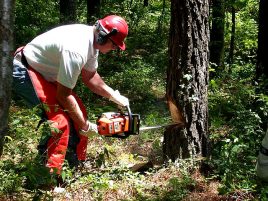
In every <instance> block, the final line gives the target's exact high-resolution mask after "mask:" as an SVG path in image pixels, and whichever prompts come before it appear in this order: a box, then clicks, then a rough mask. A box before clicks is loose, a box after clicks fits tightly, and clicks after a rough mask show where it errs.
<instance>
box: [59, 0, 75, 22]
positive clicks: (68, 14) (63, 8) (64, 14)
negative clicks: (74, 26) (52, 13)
mask: <svg viewBox="0 0 268 201" xmlns="http://www.w3.org/2000/svg"><path fill="white" fill-rule="evenodd" d="M76 7H77V0H60V22H61V23H62V24H69V23H74V22H76V21H77V13H76V12H77V10H76Z"/></svg>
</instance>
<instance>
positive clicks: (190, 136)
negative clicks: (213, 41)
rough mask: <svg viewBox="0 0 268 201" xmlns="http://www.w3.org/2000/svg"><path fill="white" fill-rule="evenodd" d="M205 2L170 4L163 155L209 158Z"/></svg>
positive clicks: (207, 10)
mask: <svg viewBox="0 0 268 201" xmlns="http://www.w3.org/2000/svg"><path fill="white" fill-rule="evenodd" d="M208 15H209V4H208V1H207V0H205V1H202V2H200V1H194V0H190V1H184V0H173V1H171V22H170V40H169V58H170V60H169V66H168V69H167V88H166V95H167V100H168V105H169V110H170V112H171V116H172V119H173V121H175V122H182V123H185V125H184V126H185V127H184V128H178V127H173V128H169V129H167V130H166V131H165V134H164V155H165V156H167V157H168V158H170V159H172V160H175V159H177V158H178V157H183V158H185V157H189V156H192V155H202V156H207V155H208V145H209V143H208V142H209V140H208V101H207V93H208V91H207V90H208V42H209V23H208Z"/></svg>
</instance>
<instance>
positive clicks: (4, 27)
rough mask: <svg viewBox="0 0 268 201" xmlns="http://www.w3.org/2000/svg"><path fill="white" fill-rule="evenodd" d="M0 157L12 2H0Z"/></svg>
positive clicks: (7, 103) (8, 75)
mask: <svg viewBox="0 0 268 201" xmlns="http://www.w3.org/2000/svg"><path fill="white" fill-rule="evenodd" d="M0 4H1V5H0V15H1V24H0V39H1V40H0V49H1V51H0V63H1V66H0V156H1V155H2V152H3V143H4V136H5V135H6V134H7V131H8V114H9V112H8V111H9V106H10V100H11V84H12V52H13V51H14V49H13V26H14V19H13V13H14V12H13V10H14V4H15V1H14V0H8V1H5V0H1V1H0Z"/></svg>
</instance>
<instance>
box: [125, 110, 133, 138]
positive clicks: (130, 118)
mask: <svg viewBox="0 0 268 201" xmlns="http://www.w3.org/2000/svg"><path fill="white" fill-rule="evenodd" d="M126 108H127V112H128V117H129V129H128V130H129V132H130V133H132V132H133V131H132V129H133V128H132V113H131V110H130V107H129V105H127V106H126Z"/></svg>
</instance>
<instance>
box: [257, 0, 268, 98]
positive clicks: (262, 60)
mask: <svg viewBox="0 0 268 201" xmlns="http://www.w3.org/2000/svg"><path fill="white" fill-rule="evenodd" d="M267 10H268V1H267V0H260V5H259V34H258V51H257V66H256V81H257V82H262V83H261V85H262V86H263V87H262V89H261V90H260V92H262V93H265V94H268V92H267V90H268V59H267V52H268V37H267V36H268V23H267V19H268V12H267Z"/></svg>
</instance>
